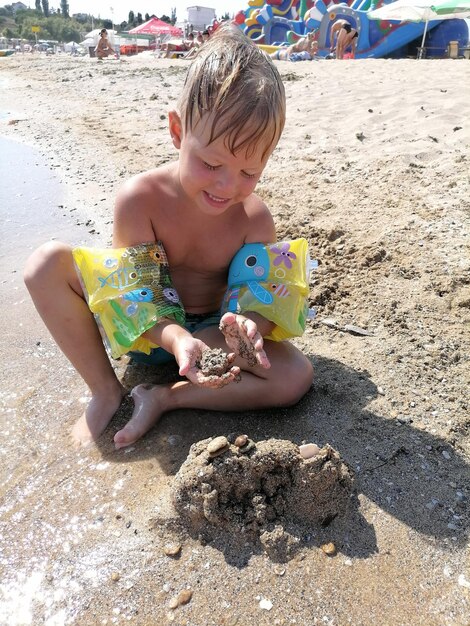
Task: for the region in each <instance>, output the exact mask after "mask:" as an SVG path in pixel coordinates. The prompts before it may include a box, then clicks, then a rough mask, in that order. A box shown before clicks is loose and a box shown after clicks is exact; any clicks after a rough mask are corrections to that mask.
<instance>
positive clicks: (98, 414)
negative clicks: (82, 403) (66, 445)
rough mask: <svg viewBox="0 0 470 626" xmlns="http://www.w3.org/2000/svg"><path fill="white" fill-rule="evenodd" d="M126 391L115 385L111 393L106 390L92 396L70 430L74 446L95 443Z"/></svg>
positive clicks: (118, 384)
mask: <svg viewBox="0 0 470 626" xmlns="http://www.w3.org/2000/svg"><path fill="white" fill-rule="evenodd" d="M126 393H127V391H126V390H125V389H124V387H123V386H122V385H121V384H120V383H117V385H116V387H115V389H114V390H113V391H111V392H109V390H107V391H106V392H102V393H98V394H97V393H95V394H93V395H92V397H91V400H90V402H89V403H88V406H87V408H86V410H85V412H84V413H83V415H82V416H81V418H80V419H79V420H78V422H76V424H75V425H74V427H73V428H72V439H73V441H74V443H75V445H76V446H86V445H87V444H89V443H91V442H92V441H96V440H97V439H98V437H99V436H100V435H101V433H102V432H103V431H104V430H105V428H106V426H107V425H108V424H109V422H110V421H111V420H112V418H113V416H114V414H115V413H116V411H117V410H118V409H119V406H120V405H121V402H122V399H123V397H124V396H125V395H126Z"/></svg>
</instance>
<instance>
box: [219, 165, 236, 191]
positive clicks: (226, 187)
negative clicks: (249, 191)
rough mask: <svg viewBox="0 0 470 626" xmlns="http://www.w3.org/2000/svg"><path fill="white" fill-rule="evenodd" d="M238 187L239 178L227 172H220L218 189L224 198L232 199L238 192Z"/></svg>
mask: <svg viewBox="0 0 470 626" xmlns="http://www.w3.org/2000/svg"><path fill="white" fill-rule="evenodd" d="M236 186H237V177H236V176H235V175H234V174H233V173H231V172H227V171H225V172H220V174H219V176H218V178H217V183H216V188H217V191H218V192H219V193H220V194H221V195H222V196H225V197H232V196H233V195H234V192H235V190H236Z"/></svg>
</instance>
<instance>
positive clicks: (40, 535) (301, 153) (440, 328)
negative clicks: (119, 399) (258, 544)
mask: <svg viewBox="0 0 470 626" xmlns="http://www.w3.org/2000/svg"><path fill="white" fill-rule="evenodd" d="M0 61H1V63H0V86H1V88H0V140H1V141H2V143H1V144H0V145H1V146H2V151H3V154H2V155H1V156H2V160H1V162H0V163H1V165H2V169H3V172H2V174H1V175H2V181H3V182H2V183H1V185H0V202H1V204H2V208H4V207H7V211H8V203H9V197H8V194H7V193H6V192H5V190H6V189H7V188H8V186H7V185H6V181H5V179H4V178H3V175H4V171H7V165H8V166H9V167H10V171H11V167H12V160H13V161H14V166H15V169H17V170H18V171H19V172H20V173H21V175H22V176H23V177H24V179H25V180H27V179H28V178H29V177H30V176H32V169H33V167H36V164H37V167H41V168H44V170H41V171H44V172H47V171H48V172H50V173H51V174H52V173H53V175H54V177H55V179H56V180H57V185H59V186H60V193H59V191H57V190H56V189H55V188H54V191H53V192H51V194H52V196H51V197H52V198H53V201H49V202H48V201H47V197H46V198H40V199H39V200H38V197H36V194H35V195H34V198H33V196H32V191H31V190H29V191H28V193H27V194H25V195H24V196H23V197H24V203H23V204H21V200H18V197H16V198H15V205H14V206H20V205H21V206H22V217H21V219H18V221H17V222H15V219H14V215H12V214H11V211H10V213H8V220H7V222H8V224H7V226H6V227H5V233H4V235H6V239H7V240H8V242H7V245H6V247H5V249H2V253H1V256H2V265H3V267H2V270H1V277H2V281H1V282H2V285H1V288H2V291H1V293H2V298H1V302H2V304H1V308H0V311H1V315H2V317H3V320H4V332H3V341H2V348H1V351H0V354H1V357H2V364H3V367H2V372H3V373H2V374H1V375H0V380H1V383H2V384H1V389H0V406H1V407H2V413H1V418H0V419H1V423H0V424H1V429H2V433H3V436H2V442H1V445H0V454H1V456H0V459H1V461H0V462H1V466H0V476H1V485H2V486H1V491H0V530H1V532H0V624H5V625H6V624H8V625H9V626H20V625H23V624H31V625H34V626H35V625H37V624H45V625H47V626H56V625H62V624H77V625H81V626H82V625H86V626H94V625H95V624H96V625H98V624H135V625H139V626H140V625H141V626H144V625H145V626H147V625H150V624H152V625H158V626H160V625H165V624H175V625H178V626H212V625H217V626H219V625H220V626H222V625H223V626H235V625H237V626H248V625H250V626H251V625H254V626H255V625H256V626H264V625H266V626H267V625H269V626H273V625H283V626H287V625H289V624H297V625H298V626H314V625H330V626H344V625H346V624H352V625H353V626H375V625H377V624H380V625H381V626H409V625H410V624H413V625H414V626H468V625H469V623H470V622H469V620H470V617H469V616H470V553H469V548H468V534H469V528H470V527H469V506H468V498H469V491H470V432H469V428H470V419H469V400H468V396H469V393H468V389H469V382H470V374H469V372H470V366H469V354H470V335H469V322H470V274H469V270H470V254H469V213H470V193H469V192H470V162H469V159H470V157H469V146H470V122H469V104H468V103H469V99H470V86H469V85H470V63H468V62H467V61H465V60H458V61H453V60H450V59H449V60H447V59H446V60H436V61H427V60H423V61H416V60H411V59H404V60H382V59H381V60H360V61H344V62H341V61H319V62H303V63H288V62H278V67H279V70H280V72H281V75H282V77H283V80H284V81H285V86H286V92H287V103H288V107H287V122H286V128H285V131H284V135H283V137H282V139H281V141H280V143H279V145H278V147H277V149H276V151H275V153H274V155H273V157H272V159H271V161H270V163H269V164H268V167H267V169H266V171H265V173H264V175H263V177H262V179H261V181H260V183H259V186H258V189H257V191H258V193H259V194H260V196H261V197H262V198H263V199H264V200H265V201H266V202H267V204H268V205H269V206H270V208H271V210H272V212H273V215H274V216H275V221H276V224H277V229H278V238H279V240H282V239H287V238H296V237H305V238H306V239H307V240H308V241H309V244H310V250H311V254H312V256H313V257H314V258H316V259H318V260H319V263H320V265H319V269H318V271H317V272H316V273H315V275H314V279H313V281H312V290H311V296H310V301H311V304H312V306H315V307H317V316H316V318H315V319H314V320H313V321H312V322H309V325H308V329H307V331H306V333H305V335H304V336H303V337H302V338H301V339H299V340H297V341H296V343H297V345H298V346H299V347H301V348H302V350H303V351H304V352H305V353H306V354H307V355H308V356H309V358H311V360H312V362H313V364H314V367H315V369H316V377H315V381H314V384H313V386H312V388H311V390H310V392H309V393H308V394H307V395H306V397H305V398H304V399H303V400H302V401H301V402H300V403H299V404H298V405H297V406H295V407H293V408H291V409H282V410H276V411H274V410H273V411H260V412H256V413H255V412H253V413H240V414H238V413H230V414H223V413H210V412H207V411H175V412H172V413H170V414H167V415H166V416H164V417H163V419H162V420H161V422H160V423H159V424H158V425H157V426H156V427H155V428H154V429H153V430H152V431H151V432H150V433H148V435H147V436H145V437H144V438H143V439H142V440H141V441H139V442H137V443H136V444H135V445H134V446H132V447H130V448H128V449H124V450H119V451H116V450H114V446H113V445H112V438H113V434H114V433H115V432H116V430H117V429H118V428H119V427H120V425H122V423H123V422H124V421H125V420H127V419H128V418H129V416H130V412H131V405H130V402H128V403H127V404H126V405H125V406H124V407H123V408H122V410H120V412H119V414H118V415H117V416H116V418H115V419H114V420H113V422H112V423H111V424H110V426H109V427H108V429H107V430H106V432H105V433H104V434H103V436H102V437H101V438H100V440H99V442H98V443H97V445H96V446H94V447H91V448H87V449H84V450H80V451H77V450H75V449H74V448H73V446H72V443H71V441H70V438H69V433H70V429H71V427H72V425H73V424H74V422H75V421H76V419H77V417H78V416H79V415H80V414H81V413H82V411H83V406H84V404H85V403H86V402H87V397H88V391H87V389H86V387H85V385H84V383H83V382H82V381H81V380H80V378H79V377H78V375H77V374H76V373H75V372H74V371H73V369H72V367H71V366H70V364H69V363H68V362H67V360H66V359H65V357H63V356H62V355H61V353H60V351H59V349H58V348H57V347H56V346H55V344H54V342H53V340H52V338H51V337H50V335H49V334H48V331H47V330H46V328H45V327H44V325H43V324H42V322H41V320H40V319H39V317H38V315H37V314H36V312H35V310H34V307H33V305H32V303H31V302H30V300H29V298H28V295H27V293H26V290H25V288H24V286H23V284H22V280H21V271H22V267H23V265H24V261H25V260H26V258H27V256H28V254H29V252H30V251H31V250H32V249H33V248H35V247H36V246H37V245H39V244H41V243H42V242H44V241H46V240H48V239H65V240H67V241H68V242H70V243H76V244H83V243H86V244H88V245H96V246H106V245H108V244H109V243H110V238H111V232H112V208H113V202H114V198H115V195H116V191H117V189H118V188H119V186H120V185H121V184H122V183H123V182H124V181H125V180H126V179H127V178H129V177H130V176H132V175H133V174H135V173H137V172H140V171H143V170H145V169H148V168H151V167H154V166H158V165H160V164H162V163H165V162H168V161H170V160H172V159H174V158H175V157H176V151H175V149H174V148H173V146H172V144H171V142H170V141H169V135H168V130H167V112H168V109H169V107H170V106H171V105H172V103H173V102H174V101H175V99H176V97H177V95H178V93H179V91H180V89H181V87H182V84H183V81H184V76H185V71H186V69H187V67H188V65H187V62H185V61H182V60H166V59H155V58H153V57H152V56H145V55H141V56H139V57H133V58H128V59H122V60H120V61H114V60H108V61H105V62H103V63H97V62H96V60H95V59H89V58H72V57H68V56H67V57H65V56H55V57H45V56H39V55H24V56H20V55H14V56H12V57H9V58H5V59H0ZM12 141H15V142H19V143H21V144H24V146H26V148H24V146H23V148H24V149H25V150H31V151H32V152H30V155H33V156H31V159H32V160H33V161H34V163H35V165H34V166H33V165H32V162H31V163H30V162H29V161H28V160H27V159H26V158H24V157H22V156H21V155H22V154H23V153H22V152H21V151H20V153H17V152H15V150H13V149H12V147H11V145H12V144H11V143H10V142H12ZM15 155H16V156H15ZM19 178H20V179H21V176H20V177H19ZM42 179H45V174H42V178H41V180H42ZM44 184H46V182H45V183H44ZM48 184H49V183H48ZM51 184H52V183H51ZM54 184H55V183H54ZM37 186H38V188H40V182H38V183H37ZM9 193H11V189H10V191H9ZM37 195H38V196H39V191H38V194H37ZM49 200H50V199H49ZM18 203H19V204H18ZM29 207H31V211H32V212H33V213H34V215H33V213H31V215H30V216H29V217H28V208H29ZM32 207H34V211H33V208H32ZM38 207H43V211H44V216H43V218H42V216H41V209H40V208H38ZM5 214H7V213H5ZM2 215H3V214H2ZM25 216H26V217H25ZM44 224H46V225H47V227H46V226H44ZM348 326H353V327H356V330H355V331H354V329H352V331H351V330H345V327H346V329H347V328H348ZM358 329H359V330H358ZM115 367H116V370H117V372H118V374H119V376H120V377H121V378H122V380H123V382H124V384H125V385H126V386H127V387H128V388H129V389H131V388H132V386H134V385H135V384H137V383H138V382H143V381H148V382H160V381H166V380H170V379H171V377H174V376H175V371H174V369H172V368H171V367H170V368H168V369H165V370H163V371H162V370H157V369H152V368H146V367H145V366H136V365H131V364H129V363H128V360H127V358H123V359H121V360H120V361H116V362H115ZM233 432H245V433H247V434H248V435H249V436H250V437H251V438H252V439H253V440H255V441H259V440H264V439H269V438H277V439H285V440H289V441H292V442H294V443H296V444H301V443H302V442H315V443H317V444H318V445H320V446H323V445H325V444H330V445H331V446H333V447H334V448H335V449H336V450H337V451H338V452H339V453H340V455H341V456H342V458H343V459H344V460H345V462H346V463H347V464H348V465H349V466H350V468H351V470H352V471H353V472H354V475H355V493H354V498H353V499H352V500H353V504H352V505H351V507H350V511H349V512H348V514H347V517H346V518H345V519H340V520H335V521H334V522H333V523H331V524H330V525H328V526H327V527H325V528H317V527H313V528H310V529H306V530H305V534H304V535H303V536H302V537H301V540H300V544H299V549H298V550H297V551H296V553H295V555H294V557H293V558H292V559H290V560H287V561H286V562H285V563H276V562H273V560H272V559H270V558H269V557H268V556H267V555H266V554H265V553H263V551H261V550H259V549H257V548H254V547H253V546H252V545H251V544H250V543H249V542H247V543H246V545H244V546H242V548H240V547H239V545H238V544H237V545H238V547H235V544H234V543H232V541H231V538H230V537H225V538H224V537H222V538H220V539H218V540H215V541H210V542H207V541H206V539H205V538H204V537H199V538H198V537H196V536H190V535H189V534H185V533H184V531H183V530H182V529H181V527H180V525H179V523H178V519H177V517H176V515H175V512H174V511H173V509H172V508H171V506H170V504H169V492H170V490H171V487H172V484H173V481H174V475H175V474H176V472H177V471H178V469H179V468H180V466H181V465H182V463H183V462H184V460H185V459H186V457H187V455H188V452H189V448H190V446H191V445H192V444H193V443H194V442H196V441H200V440H202V439H207V438H208V437H215V436H218V435H228V434H229V433H233ZM168 542H172V543H175V542H177V543H179V544H180V545H181V552H180V553H179V554H178V556H176V557H172V556H168V555H167V554H165V545H166V544H167V543H168ZM327 542H333V543H334V544H335V546H336V554H335V555H334V556H327V555H326V554H325V553H324V552H323V551H322V549H321V548H320V546H321V545H323V544H325V543H327ZM184 589H190V590H191V592H192V596H191V598H190V601H189V602H188V603H187V604H185V605H184V606H179V607H178V608H176V609H172V608H170V607H171V606H172V599H173V598H174V597H175V596H177V594H178V593H179V592H181V591H182V590H184Z"/></svg>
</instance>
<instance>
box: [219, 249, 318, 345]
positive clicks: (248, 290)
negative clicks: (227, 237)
mask: <svg viewBox="0 0 470 626" xmlns="http://www.w3.org/2000/svg"><path fill="white" fill-rule="evenodd" d="M315 267H317V263H316V261H311V260H310V258H309V255H308V243H307V241H306V240H305V239H294V240H292V241H281V242H280V243H273V244H262V243H248V244H245V245H244V246H243V247H242V248H240V250H239V251H238V252H237V254H236V255H235V256H234V257H233V259H232V262H231V264H230V269H229V275H228V289H227V291H226V293H225V297H224V302H223V306H222V310H223V313H225V312H227V311H231V312H233V313H243V312H248V311H254V312H256V313H260V314H261V315H262V316H263V317H265V318H266V319H269V320H270V321H272V322H274V323H275V324H276V326H275V328H274V329H273V330H272V332H271V333H270V335H268V336H267V339H273V340H274V341H283V340H284V339H290V338H291V337H300V336H301V335H302V334H303V332H304V330H305V322H306V320H307V319H308V318H311V317H313V316H314V315H315V312H314V311H313V310H311V309H309V307H308V293H309V276H310V271H311V270H312V269H314V268H315Z"/></svg>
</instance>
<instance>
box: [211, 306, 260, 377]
mask: <svg viewBox="0 0 470 626" xmlns="http://www.w3.org/2000/svg"><path fill="white" fill-rule="evenodd" d="M219 328H220V330H221V332H222V333H223V334H224V336H225V342H226V344H227V345H228V347H229V348H230V350H233V351H234V352H235V354H237V355H238V356H240V357H242V359H245V360H246V361H247V363H248V365H250V366H251V367H254V366H255V365H261V367H264V368H265V369H268V368H269V367H271V363H270V362H269V359H268V357H267V355H266V352H265V351H264V348H263V345H264V341H263V337H262V336H261V334H260V333H259V332H258V327H257V325H256V323H255V322H254V321H253V320H250V319H249V318H247V317H245V316H244V315H236V314H235V313H225V315H223V316H222V319H221V320H220V325H219Z"/></svg>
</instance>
